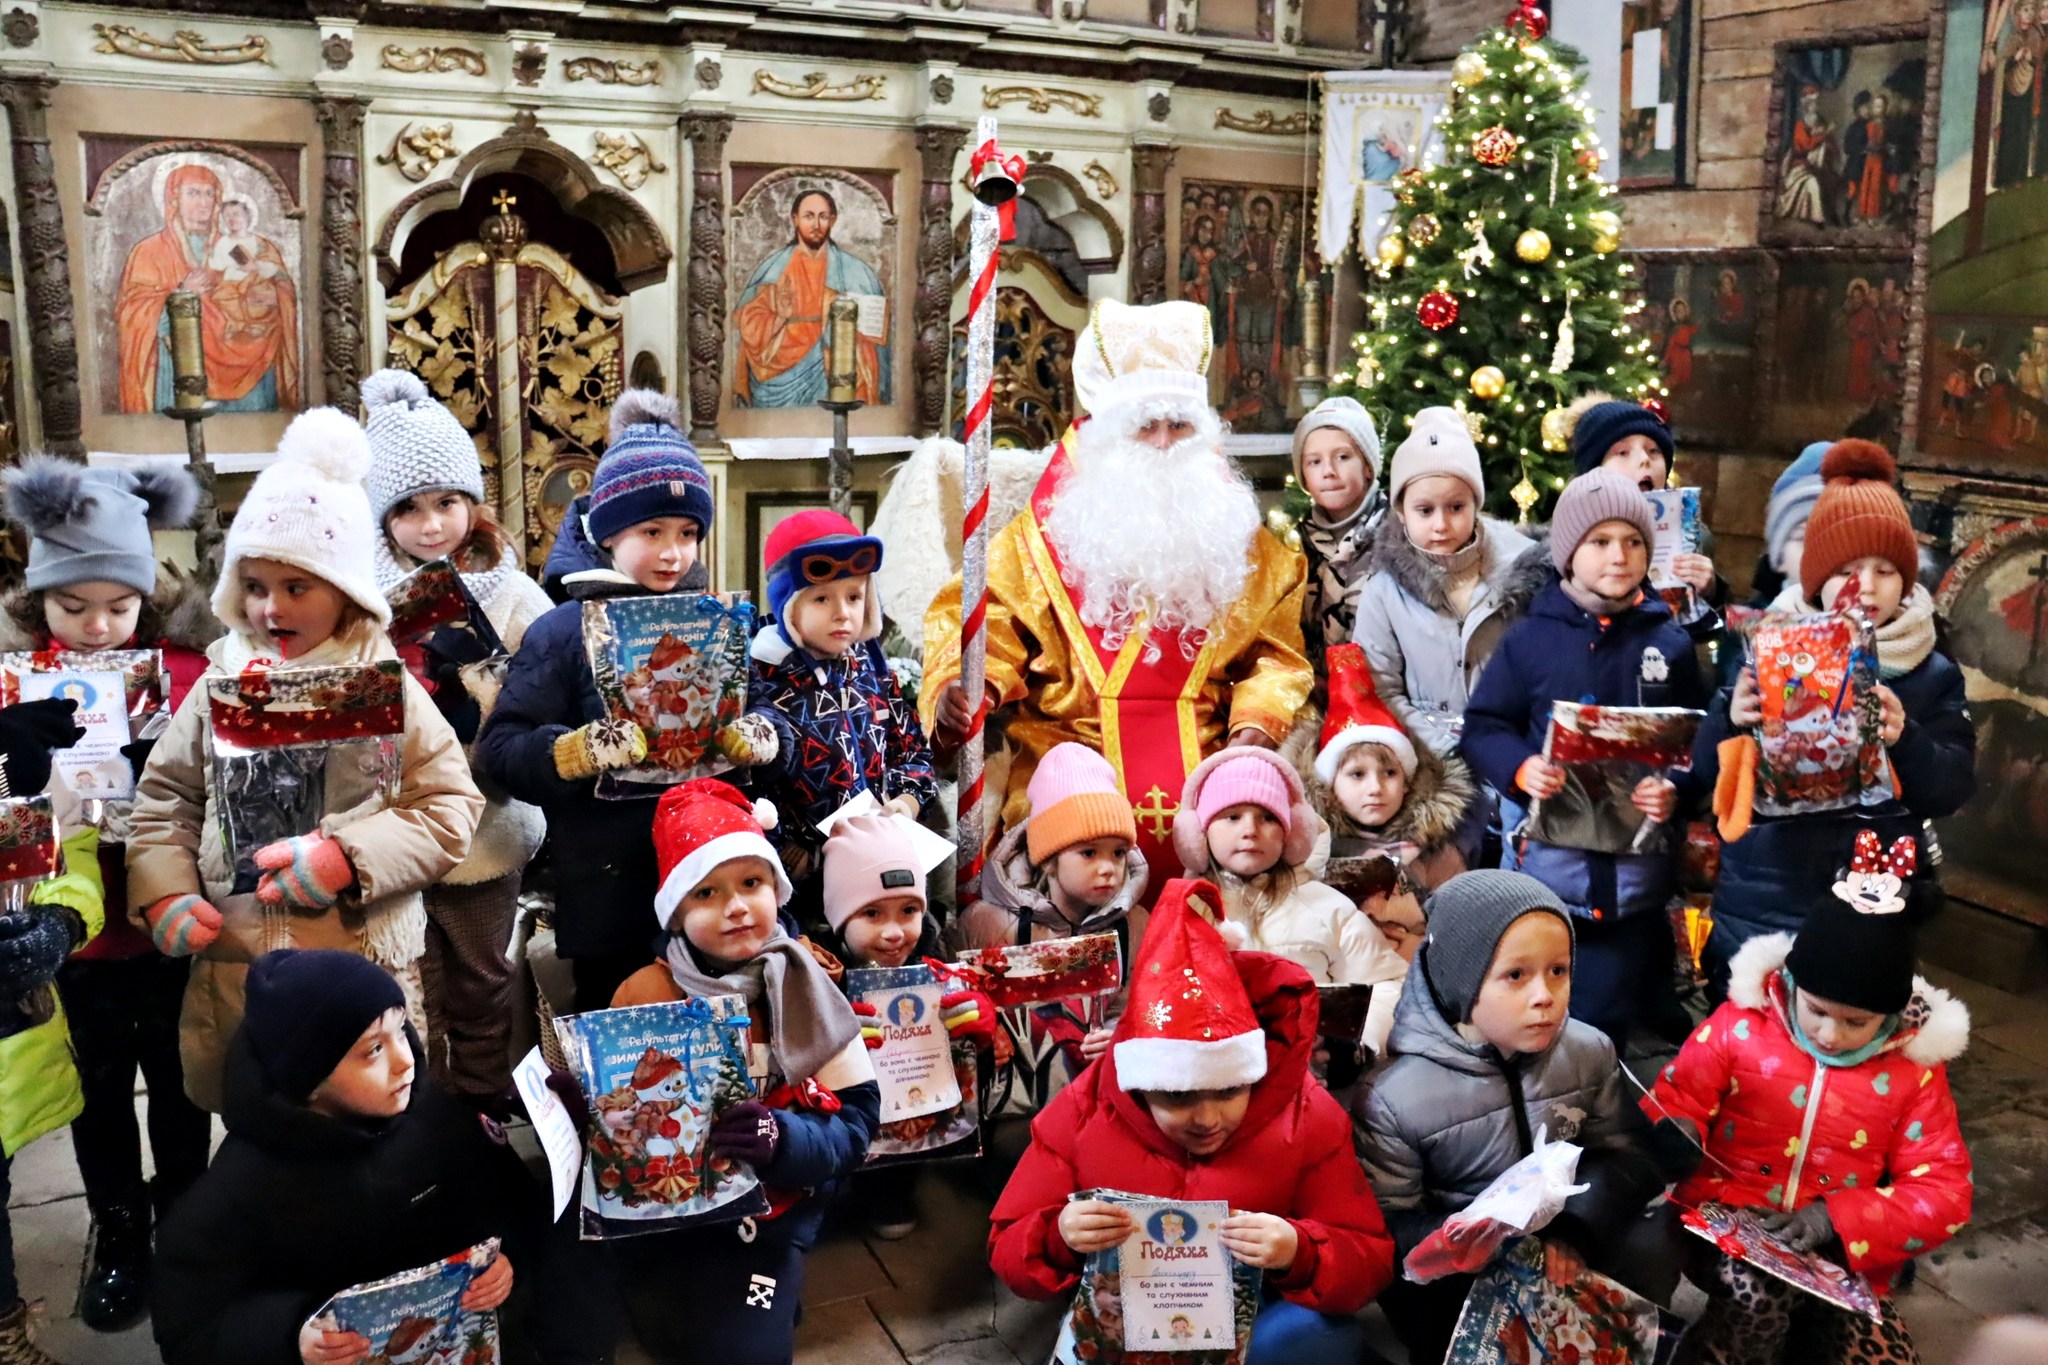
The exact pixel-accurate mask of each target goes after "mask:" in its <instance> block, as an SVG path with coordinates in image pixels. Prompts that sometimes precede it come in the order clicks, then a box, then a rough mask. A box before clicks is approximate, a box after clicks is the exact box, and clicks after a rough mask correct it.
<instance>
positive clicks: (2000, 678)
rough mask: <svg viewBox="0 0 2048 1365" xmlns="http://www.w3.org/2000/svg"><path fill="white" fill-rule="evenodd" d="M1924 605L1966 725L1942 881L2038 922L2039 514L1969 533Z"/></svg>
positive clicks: (2047, 899)
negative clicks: (1969, 785)
mask: <svg viewBox="0 0 2048 1365" xmlns="http://www.w3.org/2000/svg"><path fill="white" fill-rule="evenodd" d="M1961 538H1962V537H1961V536H1960V535H1959V536H1958V537H1957V539H1958V540H1961ZM1934 605H1935V609H1936V610H1937V611H1939V612H1940V613H1941V616H1942V619H1943V620H1945V621H1947V622H1948V623H1949V636H1948V640H1949V643H1948V653H1949V654H1950V655H1952V656H1953V657H1954V659H1955V661H1956V662H1957V663H1958V664H1960V665H1962V668H1963V674H1964V677H1965V679H1966V681H1967V683H1968V687H1969V697H1970V715H1971V718H1972V720H1973V721H1974V722H1975V724H1976V727H1977V795H1976V797H1975V798H1974V799H1972V800H1971V802H1970V803H1969V804H1968V805H1967V806H1965V807H1964V808H1963V809H1962V810H1961V811H1960V812H1958V813H1957V814H1956V815H1954V816H1952V817H1950V818H1949V819H1947V820H1944V821H1942V822H1941V824H1940V832H1941V846H1942V855H1943V860H1942V874H1941V879H1942V885H1943V889H1944V890H1946V891H1948V892H1949V893H1950V894H1951V895H1954V896H1957V897H1959V898H1960V899H1963V900H1967V901H1970V902H1972V903H1974V904H1977V905H1984V906H1990V907H1993V908H1996V909H2001V910H2005V911H2006V912H2007V913H2018V914H2019V915H2021V916H2022V917H2023V918H2026V919H2030V920H2032V921H2033V922H2034V923H2036V924H2048V889H2044V888H2043V887H2042V884H2041V854H2040V849H2041V847H2042V845H2043V843H2044V842H2048V517H2034V518H2026V519H2021V520H2017V521H2009V522H2006V523H2005V524H2004V525H2000V526H1993V527H1991V528H1989V529H1987V530H1985V531H1983V532H1982V533H1981V534H1979V536H1978V538H1977V540H1976V541H1974V542H1973V543H1971V544H1970V545H1969V546H1967V547H1966V548H1964V549H1963V551H1962V552H1961V553H1960V554H1958V555H1957V556H1956V559H1955V562H1954V563H1953V564H1951V565H1950V566H1949V570H1948V574H1947V576H1946V577H1944V578H1943V579H1942V581H1941V588H1940V590H1939V591H1938V592H1937V593H1936V594H1935V599H1934Z"/></svg>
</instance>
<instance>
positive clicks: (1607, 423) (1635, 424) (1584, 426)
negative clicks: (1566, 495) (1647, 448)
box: [1565, 393, 1676, 474]
mask: <svg viewBox="0 0 2048 1365" xmlns="http://www.w3.org/2000/svg"><path fill="white" fill-rule="evenodd" d="M1565 412H1566V417H1567V420H1568V421H1570V423H1571V442H1572V465H1573V467H1575V468H1576V469H1577V470H1578V471H1579V473H1581V474H1584V473H1586V472H1587V471H1588V470H1593V469H1598V468H1599V467H1600V466H1601V464H1602V463H1603V462H1604V461H1605V460H1606V459H1607V452H1608V451H1610V450H1612V449H1613V448H1614V443H1615V442H1616V441H1622V440H1626V439H1627V438H1628V437H1631V436H1647V437H1649V438H1650V440H1651V441H1652V442H1654V443H1655V444H1656V447H1657V449H1659V450H1661V451H1663V452H1664V459H1665V462H1666V463H1667V464H1668V463H1669V462H1670V460H1671V455H1672V452H1673V451H1674V450H1675V449H1676V447H1675V446H1674V445H1673V444H1672V441H1671V428H1670V427H1667V426H1665V425H1664V423H1663V422H1662V421H1660V420H1659V419H1658V417H1657V414H1655V413H1654V412H1651V411H1650V410H1649V409H1648V408H1646V407H1644V406H1643V405H1642V404H1641V403H1627V402H1623V401H1622V400H1620V399H1618V398H1610V397H1608V396H1607V395H1606V394H1604V393H1589V394H1587V395H1586V396H1585V397H1584V398H1581V399H1579V401H1578V402H1576V403H1574V404H1572V405H1571V407H1569V408H1567V409H1566V410H1565Z"/></svg>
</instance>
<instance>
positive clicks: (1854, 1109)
mask: <svg viewBox="0 0 2048 1365" xmlns="http://www.w3.org/2000/svg"><path fill="white" fill-rule="evenodd" d="M1791 949H1792V936H1791V935H1790V934H1766V935H1763V936H1762V937H1759V938H1753V939H1751V940H1750V941H1749V942H1748V943H1746V944H1744V945H1743V947H1742V950H1741V951H1740V952H1739V953H1737V954H1736V955H1735V959H1734V961H1733V962H1732V963H1731V964H1730V979H1729V984H1728V1003H1726V1004H1724V1005H1722V1006H1721V1008H1720V1009H1718V1010H1716V1011H1714V1014H1713V1016H1712V1017H1711V1018H1709V1019H1708V1020H1707V1022H1706V1023H1704V1024H1702V1025H1700V1027H1699V1028H1698V1029H1697V1030H1695V1031H1694V1033H1693V1035H1692V1037H1691V1038H1690V1039H1688V1040H1687V1041H1686V1044H1685V1047H1684V1048H1683V1049H1682V1050H1681V1051H1680V1052H1679V1054H1678V1057H1677V1059H1676V1060H1675V1061H1673V1062H1672V1063H1671V1064H1670V1065H1669V1066H1667V1067H1665V1068H1664V1070H1663V1072H1662V1074H1660V1075H1659V1077H1658V1079H1657V1084H1656V1087H1655V1089H1654V1090H1653V1091H1652V1093H1651V1095H1650V1096H1649V1097H1648V1098H1646V1099H1645V1100H1644V1101H1643V1111H1644V1112H1645V1113H1646V1114H1648V1115H1649V1116H1650V1117H1652V1118H1657V1117H1660V1116H1661V1115H1663V1114H1665V1113H1669V1114H1672V1115H1675V1116H1677V1117H1681V1118H1686V1119H1690V1120H1691V1121H1692V1122H1693V1123H1695V1124H1697V1125H1698V1127H1699V1130H1700V1133H1701V1136H1702V1137H1703V1138H1704V1140H1705V1145H1706V1149H1707V1155H1708V1158H1709V1159H1708V1160H1707V1161H1706V1162H1705V1163H1703V1164H1702V1165H1701V1167H1700V1169H1699V1170H1698V1171H1697V1172H1696V1173H1694V1175H1693V1176H1692V1177H1691V1178H1690V1179H1689V1180H1687V1181H1686V1182H1685V1183H1684V1184H1683V1185H1681V1186H1679V1188H1678V1190H1677V1193H1676V1198H1677V1199H1678V1200H1680V1201H1681V1202H1683V1203H1687V1204H1698V1203H1703V1202H1705V1201H1707V1200H1718V1201H1719V1202H1721V1203H1724V1204H1737V1205H1751V1206H1764V1207H1768V1208H1774V1209H1797V1208H1802V1207H1804V1206H1805V1205H1807V1204H1810V1203H1812V1202H1813V1201H1814V1200H1816V1199H1825V1200H1826V1201H1827V1208H1828V1218H1829V1220H1830V1221H1831V1222H1833V1223H1834V1225H1835V1232H1836V1234H1837V1235H1839V1236H1840V1238H1841V1240H1842V1246H1843V1247H1844V1248H1845V1249H1846V1251H1847V1253H1848V1263H1849V1267H1850V1269H1852V1270H1858V1271H1861V1272H1862V1273H1863V1274H1865V1275H1867V1276H1869V1277H1870V1279H1871V1282H1872V1283H1873V1284H1874V1285H1876V1286H1877V1288H1878V1289H1879V1291H1880V1292H1883V1291H1886V1290H1888V1289H1889V1288H1890V1284H1891V1280H1892V1277H1893V1275H1894V1274H1895V1273H1896V1272H1897V1271H1898V1269H1899V1267H1900V1266H1902V1265H1904V1264H1905V1263H1906V1262H1907V1261H1909V1260H1911V1259H1912V1258H1913V1257H1915V1256H1918V1255H1920V1254H1921V1253H1922V1252H1924V1251H1927V1250H1929V1249H1931V1248H1933V1247H1936V1246H1939V1245H1940V1244H1941V1243H1943V1242H1945V1241H1947V1240H1948V1239H1949V1238H1951V1237H1953V1236H1954V1235H1955V1234H1956V1232H1957V1230H1958V1229H1960V1228H1961V1227H1962V1226H1963V1224H1965V1223H1967V1222H1968V1221H1969V1220H1970V1198H1971V1185H1970V1153H1969V1150H1968V1149H1967V1148H1965V1147H1964V1145H1963V1134H1962V1130H1961V1128H1960V1127H1959V1126H1958V1124H1957V1121H1956V1105H1955V1099H1954V1097H1953V1096H1951V1095H1950V1093H1949V1088H1948V1066H1947V1063H1949V1062H1950V1061H1952V1060H1954V1059H1955V1058H1957V1057H1959V1056H1961V1055H1962V1053H1963V1048H1964V1047H1965V1046H1966V1045H1967V1044H1968V1042H1969V1035H1970V1014H1969V1011H1968V1010H1967V1009H1966V1008H1964V1006H1963V1004H1962V1002H1961V1001H1959V1000H1956V999H1954V998H1953V997H1951V996H1950V995H1949V994H1948V992H1946V991H1943V990H1938V989H1936V988H1935V987H1933V986H1930V985H1928V984H1927V982H1926V981H1924V980H1921V979H1919V978H1915V980H1914V983H1913V986H1914V990H1913V999H1912V1002H1911V1003H1910V1004H1909V1005H1907V1007H1906V1010H1905V1016H1904V1019H1903V1020H1902V1021H1901V1023H1900V1025H1899V1028H1898V1031H1897V1032H1896V1033H1894V1034H1893V1035H1892V1036H1891V1037H1890V1038H1889V1039H1887V1040H1886V1041H1885V1044H1884V1046H1883V1047H1882V1048H1880V1049H1879V1050H1878V1051H1877V1052H1876V1053H1874V1054H1873V1055H1871V1056H1869V1057H1867V1058H1865V1059H1864V1060H1863V1061H1861V1062H1858V1063H1856V1064H1855V1065H1854V1066H1839V1067H1838V1066H1825V1065H1823V1064H1822V1063H1821V1062H1820V1061H1818V1060H1817V1059H1816V1058H1815V1057H1814V1056H1813V1055H1812V1054H1811V1053H1809V1052H1807V1051H1806V1050H1805V1049H1804V1048H1802V1047H1801V1046H1800V1045H1799V1043H1798V1042H1797V1040H1795V1039H1794V1038H1793V1036H1792V1028H1791V1024H1790V1022H1789V1015H1788V1010H1789V1008H1790V1004H1791V1002H1790V999H1789V996H1790V990H1789V988H1788V987H1787V986H1786V983H1785V977H1784V975H1783V972H1782V971H1781V969H1782V968H1783V966H1784V965H1785V955H1786V954H1787V953H1789V952H1790V951H1791ZM1717 1163H1718V1164H1717Z"/></svg>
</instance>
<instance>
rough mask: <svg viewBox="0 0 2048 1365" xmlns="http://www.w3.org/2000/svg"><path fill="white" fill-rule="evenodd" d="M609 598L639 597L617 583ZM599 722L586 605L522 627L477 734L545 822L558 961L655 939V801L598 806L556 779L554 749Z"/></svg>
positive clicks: (503, 775)
mask: <svg viewBox="0 0 2048 1365" xmlns="http://www.w3.org/2000/svg"><path fill="white" fill-rule="evenodd" d="M614 591H615V592H617V593H620V594H625V593H633V594H642V593H644V592H645V589H643V588H639V587H636V586H632V585H629V584H619V585H617V586H616V587H615V589H614ZM603 717H604V703H603V702H601V701H599V700H598V696H597V684H596V682H595V681H594V680H593V679H592V678H591V676H590V661H589V656H588V655H586V654H585V653H584V649H583V606H582V604H581V603H580V602H569V603H565V604H564V605H562V606H559V607H556V608H555V609H554V610H553V611H550V612H549V613H547V615H545V616H543V617H541V618H540V619H539V620H538V621H535V622H534V623H533V624H532V625H531V626H529V627H527V631H526V639H525V640H524V642H522V643H521V645H520V647H519V652H518V653H517V654H514V655H513V656H512V663H511V665H510V667H509V669H508V671H507V672H506V675H505V688H504V690H503V691H502V692H501V693H499V695H498V702H497V705H496V706H495V707H494V708H493V709H492V711H491V717H490V720H489V721H487V722H486V723H485V725H484V728H483V733H481V734H480V735H478V736H477V743H476V752H477V756H478V759H479V761H481V762H482V764H483V766H484V771H485V772H487V773H489V774H490V776H491V778H492V780H493V781H495V782H497V783H498V785H499V786H501V787H503V788H504V789H505V790H506V791H507V792H510V793H511V794H512V795H513V796H515V797H517V798H519V799H520V800H521V801H527V802H531V803H532V804H533V805H536V806H539V807H540V808H541V811H542V813H543V814H545V815H546V816H547V821H548V841H549V844H550V845H551V847H552V853H551V855H550V858H551V867H552V872H553V877H554V886H555V947H556V950H557V951H558V952H559V953H561V955H562V956H564V957H591V956H597V955H599V954H605V953H633V952H643V951H650V949H649V945H650V944H651V943H652V942H653V940H654V939H655V938H656V937H657V934H656V928H657V926H656V925H655V922H654V893H655V890H656V888H657V885H658V879H657V876H656V872H655V864H654V807H655V802H656V799H657V797H656V796H649V797H638V798H635V799H632V800H627V801H601V800H599V799H598V798H597V795H596V782H595V781H594V780H593V779H590V778H585V779H583V780H582V781H580V782H571V781H568V780H566V779H565V778H563V777H561V776H559V775H558V774H557V773H556V772H555V741H556V740H557V739H559V738H561V737H562V736H563V735H565V734H567V733H568V732H569V731H571V730H574V729H576V728H578V727H579V726H582V725H585V724H587V723H589V722H590V721H593V720H600V719H602V718H603ZM657 796H658V794H657Z"/></svg>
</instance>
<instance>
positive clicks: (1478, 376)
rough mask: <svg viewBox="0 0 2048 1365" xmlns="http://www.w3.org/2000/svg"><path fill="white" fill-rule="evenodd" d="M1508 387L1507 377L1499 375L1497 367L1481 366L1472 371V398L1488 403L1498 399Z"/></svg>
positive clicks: (1498, 367) (1499, 371)
mask: <svg viewBox="0 0 2048 1365" xmlns="http://www.w3.org/2000/svg"><path fill="white" fill-rule="evenodd" d="M1507 386H1508V377H1507V376H1506V375H1504V374H1502V373H1501V370H1500V366H1498V365H1481V366H1480V367H1479V368H1478V369H1476V370H1474V371H1472V396H1473V397H1474V398H1484V399H1486V400H1487V401H1488V402H1492V401H1493V400H1494V399H1496V398H1498V397H1500V395H1501V392H1502V390H1504V389H1506V388H1507Z"/></svg>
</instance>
